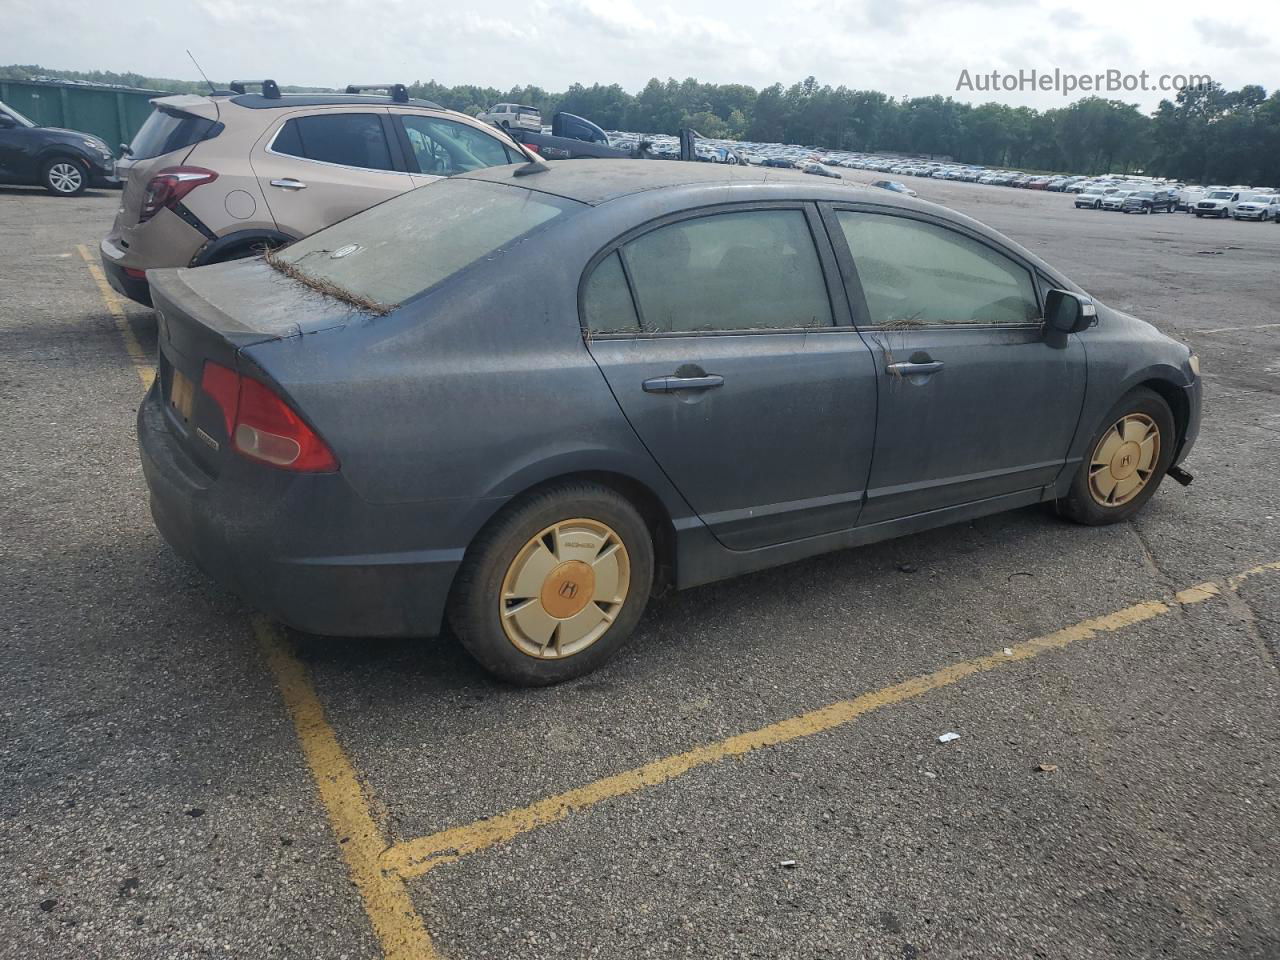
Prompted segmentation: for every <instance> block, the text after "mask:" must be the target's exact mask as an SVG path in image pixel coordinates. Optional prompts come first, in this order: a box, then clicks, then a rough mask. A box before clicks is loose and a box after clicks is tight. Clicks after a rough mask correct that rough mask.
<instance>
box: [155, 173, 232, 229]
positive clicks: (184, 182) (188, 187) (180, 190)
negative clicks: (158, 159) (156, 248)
mask: <svg viewBox="0 0 1280 960" xmlns="http://www.w3.org/2000/svg"><path fill="white" fill-rule="evenodd" d="M217 179H218V175H217V174H216V173H214V172H213V171H212V170H206V169H205V168H204V167H165V168H164V169H163V170H161V171H160V172H159V173H157V174H156V175H155V176H154V177H152V178H151V179H150V180H149V181H147V192H146V193H145V194H144V195H143V197H142V209H141V210H140V211H139V212H138V222H139V223H146V222H147V221H148V220H150V219H151V218H152V217H154V216H155V215H156V214H157V213H159V212H160V210H161V209H162V208H163V207H168V208H169V209H170V210H172V209H173V208H174V207H176V206H177V205H178V204H179V203H181V202H182V198H183V197H185V196H186V195H187V194H188V193H190V192H191V191H192V190H194V189H195V188H196V187H199V186H201V185H203V184H206V183H213V181H215V180H217Z"/></svg>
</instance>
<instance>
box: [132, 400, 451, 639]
mask: <svg viewBox="0 0 1280 960" xmlns="http://www.w3.org/2000/svg"><path fill="white" fill-rule="evenodd" d="M159 389H160V387H159V383H158V381H157V385H156V386H155V387H153V388H152V390H151V392H150V393H149V394H147V397H146V399H145V400H144V402H143V403H142V405H141V406H140V407H139V410H138V443H139V448H140V451H141V457H142V470H143V474H144V476H145V478H146V481H147V486H148V487H149V488H150V493H151V515H152V517H153V519H154V520H155V524H156V527H157V528H158V529H159V531H160V533H161V535H162V536H163V537H164V538H165V540H166V541H168V543H169V544H170V545H171V546H172V547H173V548H174V549H175V550H176V551H177V552H178V553H179V554H181V555H182V556H183V557H185V558H186V559H188V560H190V561H191V562H192V563H194V564H195V565H196V566H197V567H199V568H200V569H201V570H202V571H204V573H206V574H207V575H208V576H209V577H211V578H212V579H213V580H215V581H216V582H217V583H219V584H220V585H221V586H223V587H225V588H226V589H228V590H230V591H231V592H233V593H235V594H237V595H238V596H240V597H241V598H242V599H244V600H245V601H246V602H247V603H248V604H249V605H250V606H252V607H255V608H256V609H258V610H261V611H262V612H264V613H266V614H267V615H269V616H271V617H273V618H275V619H277V620H280V621H282V622H284V623H286V624H288V625H289V626H291V627H294V628H295V629H298V630H302V631H305V632H307V633H319V634H327V635H331V636H347V637H405V636H434V635H436V634H437V633H439V631H440V627H441V623H442V621H443V616H444V608H445V602H446V600H447V598H448V595H449V589H450V587H451V585H452V583H453V577H454V573H455V572H456V570H457V568H458V565H459V563H460V562H461V560H462V556H463V547H457V548H453V549H403V547H404V546H405V544H404V543H397V542H396V540H397V539H400V540H403V539H404V538H405V537H406V536H414V535H415V532H419V535H420V532H421V531H424V530H430V529H432V527H433V526H435V525H434V524H433V523H432V520H433V519H434V520H438V521H440V522H441V524H442V525H447V523H448V518H449V517H456V516H458V514H459V513H463V512H468V511H466V510H461V511H460V510H459V509H458V505H457V504H455V503H452V502H449V503H445V504H442V505H440V506H437V507H435V508H432V507H431V506H430V505H423V504H409V505H404V504H394V505H387V506H378V505H371V504H368V503H366V502H364V501H362V500H360V498H359V497H357V496H356V495H355V494H354V493H353V492H352V491H351V489H350V487H348V486H347V483H346V481H345V480H344V479H343V478H342V477H341V476H340V475H338V474H327V475H302V476H299V475H291V474H287V473H285V472H283V471H275V470H271V469H270V468H265V467H257V466H256V465H254V464H250V463H248V462H247V461H246V462H243V463H241V462H240V461H239V459H238V458H235V460H234V462H232V463H229V464H228V465H227V467H226V468H225V469H224V470H223V472H222V474H221V475H220V476H219V477H218V478H217V479H216V480H215V479H213V478H211V477H209V476H208V475H207V474H205V473H204V472H203V471H202V470H201V469H200V468H199V467H198V466H196V465H195V463H194V461H193V460H192V459H191V458H190V457H189V456H188V455H187V454H186V452H185V451H184V450H183V449H182V448H181V446H180V445H179V442H178V439H177V437H176V435H175V434H174V433H173V431H172V429H171V427H170V425H169V423H168V414H167V413H166V412H165V410H164V407H163V404H162V402H161V400H160V398H159ZM410 518H412V522H411V521H410ZM379 540H381V541H383V543H382V544H381V545H382V547H383V549H381V550H373V549H371V547H372V546H373V545H374V544H375V543H376V542H378V541H379ZM388 547H390V549H387V548H388Z"/></svg>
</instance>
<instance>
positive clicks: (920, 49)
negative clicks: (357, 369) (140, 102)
mask: <svg viewBox="0 0 1280 960" xmlns="http://www.w3.org/2000/svg"><path fill="white" fill-rule="evenodd" d="M14 2H15V0H0V6H2V7H5V8H9V9H8V10H7V12H5V14H4V17H3V20H4V29H3V32H2V33H0V62H3V63H38V64H41V65H42V66H45V67H49V68H55V69H56V68H62V69H73V70H88V69H103V70H116V71H136V72H138V73H142V74H145V75H148V76H162V77H175V78H189V79H195V78H196V76H195V71H194V68H193V67H192V66H191V63H190V61H189V60H188V59H187V56H186V53H185V52H184V50H185V48H187V47H190V48H191V50H192V52H193V53H194V54H195V55H196V57H197V58H198V59H199V60H200V63H201V65H202V66H203V67H204V68H205V70H206V71H207V72H208V73H209V74H210V75H211V76H212V77H214V78H215V79H218V80H230V79H237V80H239V79H258V78H261V77H264V76H269V77H272V78H274V79H275V80H277V81H279V82H280V83H282V84H283V83H294V84H308V85H312V84H314V85H321V86H338V85H341V84H345V83H351V82H366V83H367V82H370V81H372V82H379V81H381V82H391V81H404V82H411V81H414V80H429V79H435V80H439V81H440V82H441V83H445V84H451V85H452V84H458V83H475V84H479V85H491V86H496V87H501V88H506V87H510V86H512V85H514V84H518V83H521V84H522V83H535V84H538V85H540V86H542V87H545V88H547V89H549V90H553V91H558V90H563V89H564V88H565V87H566V86H567V85H568V84H570V83H572V82H574V81H578V82H581V83H585V84H588V85H589V84H591V83H593V82H600V83H614V82H617V83H620V84H622V85H623V86H624V87H625V88H626V89H628V90H630V91H633V92H634V91H636V90H638V89H639V88H640V87H641V86H642V85H643V84H644V82H645V81H646V80H647V79H648V78H649V77H651V76H658V77H662V78H666V77H668V76H673V77H676V78H677V79H683V78H684V77H688V76H693V77H697V78H698V79H699V80H705V81H714V82H717V83H747V84H750V85H752V86H755V87H762V86H766V85H768V84H770V83H772V82H774V81H781V82H782V83H784V84H791V83H793V82H795V81H797V80H801V79H803V78H804V77H806V76H808V75H810V74H812V75H814V76H816V77H817V78H818V80H819V81H820V82H822V83H829V84H832V85H833V86H835V85H839V84H845V85H847V86H850V87H857V88H863V89H875V90H881V91H884V92H885V93H888V94H892V95H909V96H919V95H925V94H933V93H941V94H944V95H945V94H950V95H953V96H955V97H957V98H958V99H965V100H972V101H976V102H981V101H985V100H993V99H994V100H1000V101H1002V102H1006V103H1013V104H1029V105H1032V106H1037V107H1049V106H1058V105H1061V104H1063V103H1065V102H1068V101H1069V99H1075V98H1076V97H1078V96H1080V94H1078V93H1077V94H1074V95H1073V96H1072V97H1070V98H1064V97H1062V96H1061V95H1060V94H1057V93H1046V92H1033V91H1027V92H1012V93H1009V92H1003V91H1001V92H998V93H996V94H989V93H983V92H977V91H974V92H970V91H967V90H959V91H958V90H957V89H956V84H957V81H958V78H959V77H960V72H961V70H968V71H969V72H970V74H971V75H977V74H979V73H990V71H992V70H1000V71H1007V72H1014V71H1017V70H1018V69H1020V68H1026V69H1031V68H1035V69H1038V70H1042V71H1052V70H1053V69H1054V68H1055V67H1057V68H1060V69H1061V70H1063V71H1070V72H1077V73H1094V72H1098V71H1103V70H1106V69H1108V68H1113V69H1116V70H1120V71H1124V72H1132V73H1137V72H1138V71H1140V70H1144V69H1145V70H1148V71H1150V72H1151V73H1152V75H1153V78H1154V77H1158V76H1159V75H1160V74H1162V73H1201V74H1209V75H1211V76H1212V77H1213V78H1214V79H1215V80H1218V81H1220V82H1222V83H1224V84H1226V85H1227V86H1228V87H1233V88H1234V87H1238V86H1240V85H1241V84H1244V83H1260V84H1262V85H1263V86H1265V87H1266V88H1267V90H1268V92H1270V91H1271V90H1273V89H1275V87H1276V86H1278V85H1280V40H1277V37H1280V31H1278V30H1276V29H1274V28H1272V27H1268V26H1267V24H1269V23H1271V21H1272V16H1273V12H1274V9H1275V8H1274V0H1269V2H1265V3H1264V2H1263V0H1239V2H1236V3H1232V4H1231V5H1230V9H1229V10H1228V8H1227V7H1226V6H1218V5H1214V4H1205V3H1195V4H1192V3H1188V2H1185V0H1112V2H1107V3H1098V2H1096V0H1091V2H1090V3H1088V4H1081V3H1072V2H1071V0H1066V2H1062V0H1040V2H1038V3H1037V2H1034V0H1032V2H1027V0H948V2H945V3H944V2H939V0H855V2H846V3H841V2H835V0H772V2H771V0H732V2H727V0H483V2H462V3H451V4H441V3H433V2H431V0H376V2H371V0H307V2H301V0H186V2H185V3H184V2H174V0H112V2H111V3H110V4H108V5H107V6H105V7H100V8H96V11H95V12H94V14H93V15H91V16H90V15H86V16H70V17H56V18H54V19H52V20H51V19H50V17H49V13H48V8H47V7H45V6H43V5H39V4H36V3H31V2H26V0H16V2H17V9H16V10H15V9H12V6H11V5H12V4H13V3H14ZM108 24H109V25H108ZM1107 96H1110V97H1114V98H1116V99H1122V100H1125V101H1127V102H1133V103H1140V104H1141V105H1142V106H1143V107H1144V108H1147V109H1149V108H1152V107H1154V106H1155V104H1156V103H1158V102H1159V100H1160V99H1161V98H1162V94H1160V93H1157V92H1150V93H1127V94H1126V93H1116V94H1107ZM1165 96H1171V95H1170V94H1166V95H1165Z"/></svg>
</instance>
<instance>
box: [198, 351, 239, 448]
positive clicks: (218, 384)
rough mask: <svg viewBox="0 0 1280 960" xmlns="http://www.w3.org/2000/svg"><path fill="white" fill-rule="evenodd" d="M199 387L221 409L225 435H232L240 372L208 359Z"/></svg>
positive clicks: (237, 403)
mask: <svg viewBox="0 0 1280 960" xmlns="http://www.w3.org/2000/svg"><path fill="white" fill-rule="evenodd" d="M200 389H201V390H203V391H204V392H205V393H207V394H208V395H209V396H211V397H213V399H214V402H215V403H217V405H218V409H219V410H221V411H222V422H223V424H224V425H225V426H226V428H227V436H228V437H230V436H232V435H233V434H234V433H235V430H236V407H238V406H239V405H240V374H238V373H236V372H235V371H234V370H228V369H227V368H226V367H224V366H223V365H222V364H220V363H213V362H212V361H208V362H206V363H205V365H204V373H203V374H201V375H200Z"/></svg>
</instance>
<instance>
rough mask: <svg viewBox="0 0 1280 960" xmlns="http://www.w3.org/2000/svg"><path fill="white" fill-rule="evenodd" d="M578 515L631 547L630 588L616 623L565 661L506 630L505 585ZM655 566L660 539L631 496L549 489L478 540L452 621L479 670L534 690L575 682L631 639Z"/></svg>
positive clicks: (576, 487) (581, 487) (455, 593)
mask: <svg viewBox="0 0 1280 960" xmlns="http://www.w3.org/2000/svg"><path fill="white" fill-rule="evenodd" d="M576 518H584V519H586V520H589V521H593V522H595V523H598V524H603V525H605V526H607V527H609V528H610V529H611V531H612V532H613V533H615V534H616V535H617V538H618V539H619V540H620V541H621V544H622V546H623V547H624V548H625V550H626V556H627V558H628V562H629V567H630V584H629V585H628V587H627V590H626V596H625V598H624V599H623V600H622V603H621V606H620V607H619V608H618V609H617V610H616V611H614V616H613V622H612V624H611V625H610V626H608V627H607V628H606V630H605V632H604V633H603V634H602V635H600V636H599V637H598V638H597V639H595V640H594V642H591V643H590V645H589V646H586V647H585V648H584V649H582V650H580V651H578V652H577V653H573V654H570V655H567V656H564V657H563V658H555V659H549V658H541V657H538V656H534V655H532V654H530V653H526V652H524V651H523V650H521V649H520V648H519V647H517V646H516V642H515V641H514V640H512V639H510V638H509V637H508V635H507V632H506V630H505V629H504V627H503V623H502V620H503V618H502V616H500V614H499V610H500V609H501V607H500V604H501V599H500V598H501V595H502V589H503V581H504V580H505V578H506V577H507V573H508V571H509V569H510V568H511V566H512V564H513V563H514V562H515V560H516V558H517V556H518V555H519V554H520V552H521V551H522V550H523V549H524V548H525V547H526V545H529V544H530V543H531V541H532V540H534V538H536V537H537V536H538V534H539V533H540V532H541V531H545V530H547V529H548V528H549V527H552V526H553V525H555V524H557V523H560V522H562V521H565V520H571V519H576ZM602 555H603V554H602ZM653 563H654V551H653V535H652V533H651V532H650V529H649V526H648V524H646V523H645V520H644V518H643V517H642V516H641V515H640V512H639V511H638V510H636V508H635V507H634V506H633V505H632V504H631V502H630V501H628V500H627V499H626V498H625V497H624V496H622V495H621V494H619V493H618V492H617V491H615V490H613V489H611V488H609V487H606V486H603V485H600V484H595V483H586V482H571V483H564V484H560V485H557V486H553V487H549V488H547V489H545V490H541V491H538V492H536V493H533V494H530V495H528V496H525V497H522V498H518V499H517V500H515V501H513V502H512V503H510V504H508V505H507V507H505V508H504V509H503V510H502V512H501V513H499V514H498V516H496V517H494V519H493V520H492V521H490V523H489V524H488V526H486V527H485V528H484V529H483V530H482V531H481V532H480V533H479V534H478V535H477V536H476V538H475V540H474V541H473V542H472V544H471V546H470V547H469V548H468V549H467V554H466V557H465V558H464V559H463V562H462V567H461V568H460V569H459V571H458V575H457V578H456V580H455V581H454V586H453V590H452V591H451V593H450V597H449V605H448V618H449V624H450V626H452V628H453V630H454V633H456V634H457V636H458V639H459V640H461V641H462V645H463V646H464V647H466V649H467V651H468V652H469V653H470V654H471V655H472V656H473V657H475V659H476V660H477V661H478V662H479V663H480V665H481V666H482V667H484V668H485V669H486V670H488V671H489V672H490V673H492V674H495V675H496V676H498V677H501V678H502V679H503V680H506V681H508V682H510V683H514V684H519V685H520V686H529V687H536V686H547V685H549V684H553V683H560V682H562V681H565V680H571V679H573V678H574V677H579V676H582V675H583V674H585V673H590V672H591V671H592V670H595V669H597V668H599V667H600V666H602V665H603V664H604V663H605V662H606V661H608V660H609V659H610V658H612V657H613V656H614V655H615V654H617V652H618V651H619V650H621V649H622V647H623V646H625V644H626V642H627V640H629V639H630V637H631V633H632V631H633V630H634V629H635V626H636V624H637V623H638V622H639V620H640V616H641V614H642V613H644V608H645V605H646V604H647V603H648V600H649V592H650V590H651V589H652V586H653ZM548 579H549V578H548ZM544 589H545V588H544ZM544 595H545V594H544ZM529 602H534V601H533V600H530V601H529ZM539 602H540V601H539ZM590 602H593V601H589V603H590ZM553 636H554V632H553Z"/></svg>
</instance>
